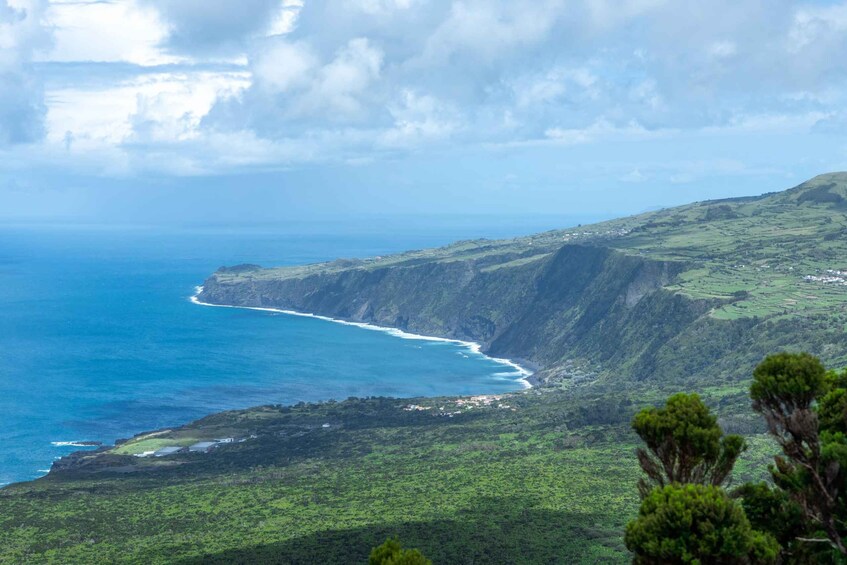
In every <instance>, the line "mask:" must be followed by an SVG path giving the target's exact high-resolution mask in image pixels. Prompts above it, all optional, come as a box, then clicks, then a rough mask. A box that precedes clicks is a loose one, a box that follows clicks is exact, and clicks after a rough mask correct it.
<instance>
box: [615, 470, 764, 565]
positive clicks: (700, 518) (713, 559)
mask: <svg viewBox="0 0 847 565" xmlns="http://www.w3.org/2000/svg"><path fill="white" fill-rule="evenodd" d="M624 542H625V543H626V547H627V548H628V549H629V550H630V551H632V552H633V553H634V554H635V559H634V560H633V562H634V563H637V564H648V563H691V564H695V563H696V564H707V563H727V564H745V563H750V564H752V563H773V562H774V561H775V560H776V557H777V555H778V553H779V544H777V542H776V540H774V539H773V537H771V536H770V535H768V534H764V533H762V532H758V531H755V530H753V528H752V527H751V526H750V522H749V521H748V520H747V517H746V516H745V515H744V511H743V510H742V508H741V506H740V505H739V504H738V502H736V501H734V500H732V499H731V498H730V497H729V496H728V495H727V494H726V492H724V490H723V489H721V488H720V487H717V486H711V485H697V484H688V485H678V484H677V485H671V486H665V487H662V488H658V487H657V488H655V489H653V490H652V491H651V492H650V494H648V495H647V497H645V498H644V500H643V501H642V502H641V508H640V510H639V512H638V518H636V519H635V520H633V521H632V522H630V523H629V524H628V525H627V527H626V534H625V535H624Z"/></svg>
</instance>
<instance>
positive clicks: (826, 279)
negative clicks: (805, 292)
mask: <svg viewBox="0 0 847 565" xmlns="http://www.w3.org/2000/svg"><path fill="white" fill-rule="evenodd" d="M803 280H804V281H806V282H817V283H823V284H841V285H847V271H838V270H835V269H827V270H826V274H825V275H806V276H805V277H803Z"/></svg>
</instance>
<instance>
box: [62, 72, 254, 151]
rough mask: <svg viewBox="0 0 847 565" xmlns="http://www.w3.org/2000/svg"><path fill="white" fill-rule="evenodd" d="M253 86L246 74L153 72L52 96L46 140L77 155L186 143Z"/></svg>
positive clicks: (63, 90)
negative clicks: (215, 111)
mask: <svg viewBox="0 0 847 565" xmlns="http://www.w3.org/2000/svg"><path fill="white" fill-rule="evenodd" d="M248 84H249V77H248V75H247V74H246V73H244V72H226V73H213V72H202V71H201V72H186V73H153V74H149V75H142V76H140V77H137V78H134V79H131V80H127V81H125V82H122V83H120V84H117V85H114V86H110V87H106V88H102V89H82V90H81V89H74V88H65V89H60V90H55V91H53V92H51V94H50V98H49V107H50V110H49V113H48V116H47V126H48V136H47V141H48V142H49V143H51V144H54V145H57V146H58V145H64V144H65V142H66V135H67V134H68V132H69V133H70V135H71V139H72V142H71V147H70V149H71V150H72V151H73V152H75V153H80V152H84V151H96V150H100V149H102V148H103V147H108V146H120V145H122V144H124V143H127V142H138V141H145V142H151V141H161V142H166V143H171V142H176V141H180V140H187V139H191V138H194V137H197V136H198V135H200V131H199V126H200V123H201V120H202V118H203V117H204V116H205V115H206V114H207V113H208V111H209V110H210V108H211V107H212V105H213V104H214V103H215V102H216V101H217V100H220V99H225V98H228V97H232V96H236V95H237V94H238V93H239V92H241V91H242V90H243V89H244V88H246V87H247V86H248Z"/></svg>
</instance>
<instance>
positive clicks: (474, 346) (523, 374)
mask: <svg viewBox="0 0 847 565" xmlns="http://www.w3.org/2000/svg"><path fill="white" fill-rule="evenodd" d="M194 290H195V292H194V295H192V296H191V297H190V298H189V300H190V301H191V303H192V304H197V305H198V306H210V307H213V308H240V309H243V310H257V311H259V312H274V313H277V314H287V315H289V316H299V317H301V318H314V319H316V320H323V321H325V322H334V323H336V324H342V325H345V326H355V327H358V328H362V329H365V330H371V331H378V332H383V333H387V334H389V335H392V336H394V337H399V338H401V339H411V340H419V341H441V342H445V343H453V344H456V345H461V346H462V347H465V348H467V349H468V350H469V351H470V352H471V353H473V354H474V355H481V356H483V357H485V358H487V359H490V360H492V361H494V362H496V363H499V364H501V365H505V366H507V367H511V368H512V369H514V370H515V372H516V373H517V374H518V378H517V379H515V382H518V383H520V384H521V386H522V387H523V388H524V390H526V389H530V388H532V382H530V378H531V377H532V375H533V374H534V372H533V371H531V370H529V369H527V368H526V367H523V366H522V365H519V364H518V363H516V362H514V361H512V360H511V359H503V358H500V357H491V356H490V355H486V354H485V353H483V352H482V345H481V344H479V343H476V342H474V341H464V340H461V339H450V338H446V337H436V336H427V335H419V334H413V333H409V332H405V331H403V330H400V329H397V328H391V327H387V326H377V325H375V324H368V323H365V322H351V321H348V320H341V319H338V318H331V317H329V316H322V315H320V314H310V313H308V312H298V311H296V310H283V309H281V308H266V307H262V306H234V305H231V304H212V303H210V302H203V301H201V300H200V299H199V298H198V297H199V296H200V293H202V292H203V287H202V286H198V287H195V289H194Z"/></svg>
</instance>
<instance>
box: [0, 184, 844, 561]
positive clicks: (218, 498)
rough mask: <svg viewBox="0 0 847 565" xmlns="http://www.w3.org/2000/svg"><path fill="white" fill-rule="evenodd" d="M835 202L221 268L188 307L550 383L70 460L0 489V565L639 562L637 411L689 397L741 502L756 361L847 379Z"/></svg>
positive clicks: (238, 427) (192, 436)
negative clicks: (400, 341)
mask: <svg viewBox="0 0 847 565" xmlns="http://www.w3.org/2000/svg"><path fill="white" fill-rule="evenodd" d="M845 201H847V174H842V173H840V174H832V175H824V176H821V177H817V178H815V179H813V180H812V181H809V182H807V183H804V184H803V185H801V186H799V187H796V188H794V189H791V190H789V191H785V192H781V193H772V194H768V195H764V196H761V197H756V198H742V199H733V200H725V201H718V202H704V203H696V204H691V205H687V206H683V207H679V208H673V209H668V210H662V211H658V212H652V213H649V214H643V215H640V216H635V217H631V218H625V219H621V220H615V221H611V222H604V223H602V224H597V225H593V226H582V227H579V228H571V229H567V230H559V231H554V232H547V233H544V234H539V235H536V236H531V237H526V238H519V239H515V240H509V241H487V240H478V241H470V242H461V243H457V244H454V245H451V246H448V247H445V248H442V249H436V250H424V251H415V252H409V253H405V254H402V255H397V256H391V257H382V258H373V259H367V260H343V261H336V262H333V263H329V264H322V265H312V266H304V267H294V268H284V269H261V268H258V267H255V266H249V265H243V266H239V267H233V268H228V269H222V270H220V271H218V272H217V273H215V274H214V275H213V276H212V277H211V278H210V279H209V280H208V281H206V283H205V288H204V292H203V293H202V295H201V299H203V300H206V301H208V302H214V303H219V304H234V305H245V306H274V307H281V308H292V309H297V310H302V311H308V312H314V313H319V314H325V315H330V316H335V317H339V318H345V319H350V320H361V321H368V322H373V323H379V324H383V325H391V326H395V327H401V328H404V329H407V330H410V331H413V332H417V333H423V334H429V335H441V336H448V337H458V338H463V339H473V340H476V341H479V342H481V343H482V344H483V346H484V347H485V348H486V350H487V351H488V352H490V353H491V354H495V355H498V356H503V357H511V358H515V359H521V360H526V361H529V362H532V363H535V364H536V365H537V366H539V367H540V369H541V370H540V372H539V375H538V376H539V383H538V384H539V386H537V387H535V388H533V389H530V390H528V391H522V392H518V393H512V394H508V395H501V396H498V397H492V396H484V397H474V398H470V399H468V398H434V399H406V400H401V399H385V398H379V399H348V400H346V401H343V402H327V403H323V404H315V405H305V404H303V405H298V406H295V407H280V406H267V407H259V408H253V409H249V410H242V411H234V412H226V413H222V414H217V415H213V416H209V417H207V418H205V419H203V420H200V421H198V422H195V423H192V424H189V425H187V426H185V427H182V428H176V429H169V430H158V431H156V432H147V433H143V434H140V435H139V436H137V437H135V438H132V439H130V440H128V441H126V442H122V443H120V444H119V445H118V446H116V447H114V448H104V449H102V450H99V451H96V452H80V453H78V454H76V455H75V456H73V457H70V458H66V459H63V460H62V461H59V462H58V463H57V465H55V466H54V470H53V471H52V472H51V473H50V474H49V475H48V476H47V477H45V478H43V479H40V480H38V481H34V482H31V483H24V484H18V485H12V486H9V487H7V488H4V489H2V490H0V562H4V563H62V564H64V563H97V562H110V563H113V562H127V563H215V562H217V563H304V564H305V563H362V562H365V560H366V557H367V554H368V551H369V549H370V548H371V547H372V546H374V545H377V544H379V543H381V542H382V541H384V539H385V538H386V537H388V536H391V535H399V536H400V537H401V539H402V540H403V542H404V543H405V544H407V545H408V546H412V547H419V548H420V549H421V550H422V551H423V552H424V553H425V554H426V555H427V556H429V557H430V558H432V559H433V561H434V562H435V563H451V564H453V563H563V564H564V563H625V562H628V561H629V560H630V556H629V554H628V553H627V552H626V550H625V548H624V546H623V543H622V532H623V526H624V524H625V523H626V522H627V521H628V520H629V519H631V518H632V517H633V516H634V515H635V513H636V510H637V505H638V494H637V491H636V487H635V484H636V481H637V478H638V475H639V472H638V465H637V462H636V459H635V455H634V453H633V451H634V447H635V445H636V443H637V442H636V438H635V436H634V435H633V434H632V432H631V430H630V428H629V422H630V420H631V418H632V415H633V414H634V413H635V411H636V410H638V409H639V408H641V407H643V406H646V405H651V404H656V403H659V402H662V401H663V400H664V399H665V398H666V397H667V396H668V395H669V394H671V393H673V392H677V391H697V392H700V393H701V394H702V395H703V397H704V399H705V400H706V402H707V403H708V404H709V405H710V406H711V407H712V408H713V409H715V411H716V412H717V413H718V414H719V416H720V422H721V425H722V426H723V427H724V429H725V431H727V432H730V433H742V434H744V435H746V436H747V438H748V441H749V442H750V444H751V449H750V450H749V451H748V452H747V453H745V454H744V456H743V459H742V461H741V462H740V464H739V465H738V466H737V467H736V473H735V482H736V484H737V483H738V482H741V481H743V480H749V479H758V478H761V477H762V473H763V471H764V468H765V464H766V462H767V461H768V460H769V458H770V455H771V454H772V453H773V452H774V451H775V449H774V446H773V445H772V444H770V443H769V441H768V440H767V439H765V436H764V435H762V432H763V431H764V427H763V425H762V423H761V420H760V418H759V417H758V416H756V415H755V414H753V413H752V411H751V410H750V408H749V398H748V396H747V394H746V388H747V386H748V384H749V378H750V373H751V370H752V367H753V365H754V364H756V363H758V362H759V361H760V360H761V359H762V357H763V356H764V355H765V354H766V353H770V352H772V351H776V350H779V349H784V348H788V349H806V350H809V351H811V352H813V353H815V354H817V355H820V356H821V357H823V358H824V359H825V361H826V362H827V363H828V364H829V365H830V366H838V365H845V364H847V355H845V352H847V342H845V338H844V334H845V332H844V328H845V322H847V317H845V312H844V308H845V305H847V286H845V285H844V284H842V282H843V281H841V280H840V278H841V275H839V274H838V273H837V271H847V265H845V264H844V263H839V261H840V260H841V261H847V259H845V258H847V253H844V252H845V251H847V249H845V248H847V238H845V227H847V217H845V214H844V211H845V210H847V207H845V204H844V203H845ZM829 271H833V272H832V273H830V272H829ZM807 277H812V278H807ZM845 277H847V275H845ZM221 438H232V439H233V441H232V442H228V443H221V444H219V445H217V447H214V448H213V449H212V450H211V451H210V452H208V453H188V452H182V453H177V454H174V455H169V456H166V457H137V456H136V455H139V454H143V453H146V452H150V451H153V450H156V449H159V448H162V447H169V446H173V447H184V446H189V445H193V444H196V443H197V442H201V441H216V440H218V439H221ZM242 440H243V441H242Z"/></svg>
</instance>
